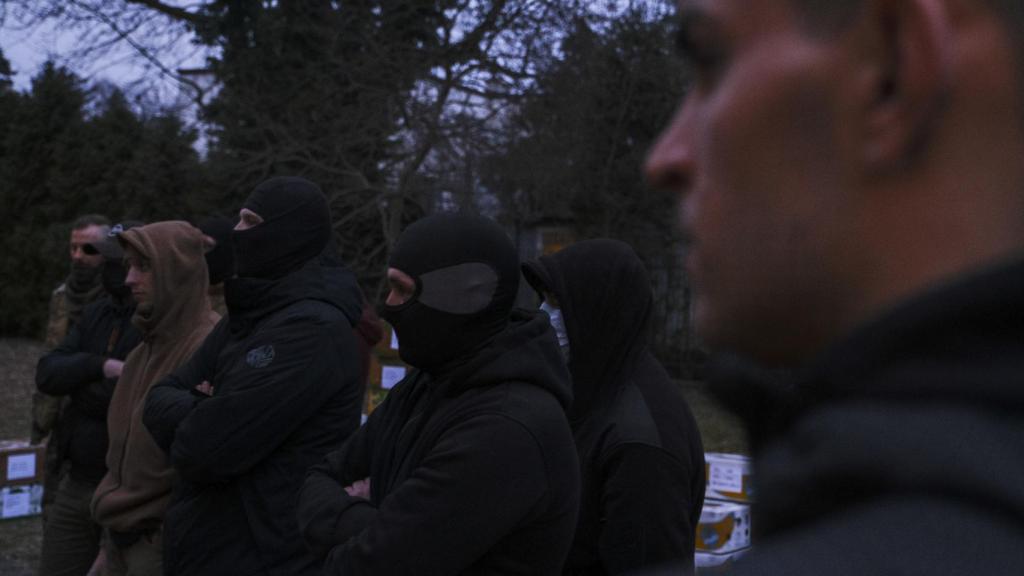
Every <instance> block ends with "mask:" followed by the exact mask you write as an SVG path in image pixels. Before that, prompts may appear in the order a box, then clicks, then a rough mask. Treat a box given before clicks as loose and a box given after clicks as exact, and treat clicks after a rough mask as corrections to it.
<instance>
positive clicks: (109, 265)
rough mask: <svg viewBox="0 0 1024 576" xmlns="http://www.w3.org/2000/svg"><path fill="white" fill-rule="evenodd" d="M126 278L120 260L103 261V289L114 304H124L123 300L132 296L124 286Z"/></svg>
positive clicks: (126, 274)
mask: <svg viewBox="0 0 1024 576" xmlns="http://www.w3.org/2000/svg"><path fill="white" fill-rule="evenodd" d="M127 276H128V271H127V270H126V269H125V267H124V263H123V261H122V260H115V259H110V258H104V259H103V274H102V277H103V289H104V290H106V291H107V294H110V296H111V298H113V299H114V301H116V302H124V301H125V299H127V298H129V297H130V296H131V295H132V291H131V289H130V288H128V287H127V286H125V284H124V281H125V278H127Z"/></svg>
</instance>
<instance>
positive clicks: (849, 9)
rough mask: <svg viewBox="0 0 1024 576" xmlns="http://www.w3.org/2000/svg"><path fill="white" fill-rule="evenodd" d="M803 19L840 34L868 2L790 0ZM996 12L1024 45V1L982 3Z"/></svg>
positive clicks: (815, 29) (817, 30)
mask: <svg viewBox="0 0 1024 576" xmlns="http://www.w3.org/2000/svg"><path fill="white" fill-rule="evenodd" d="M789 1H790V3H792V5H793V6H794V7H795V8H796V10H797V12H798V13H799V14H800V17H801V18H802V19H803V21H804V24H805V26H806V27H807V30H808V32H810V33H812V34H829V33H835V32H840V31H842V30H843V29H845V28H846V26H848V25H849V24H850V23H851V22H853V20H854V19H855V18H856V17H857V15H858V14H860V11H861V9H862V8H863V7H864V4H865V2H864V0H789ZM981 1H982V2H984V3H985V4H988V6H989V7H990V8H992V9H993V10H995V11H996V12H997V13H998V14H999V17H1000V20H1002V21H1003V23H1004V24H1005V25H1006V27H1007V29H1008V30H1009V32H1010V33H1011V34H1012V35H1013V36H1014V39H1015V41H1016V43H1017V46H1018V47H1020V46H1024V2H1021V0H981Z"/></svg>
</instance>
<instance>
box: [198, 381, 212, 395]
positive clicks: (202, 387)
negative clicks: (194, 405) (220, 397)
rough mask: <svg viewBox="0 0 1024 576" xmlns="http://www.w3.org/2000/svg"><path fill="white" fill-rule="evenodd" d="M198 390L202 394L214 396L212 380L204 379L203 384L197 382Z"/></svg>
mask: <svg viewBox="0 0 1024 576" xmlns="http://www.w3.org/2000/svg"><path fill="white" fill-rule="evenodd" d="M196 390H197V391H198V392H199V393H200V394H205V395H206V396H213V384H210V382H209V381H207V380H203V382H202V383H201V384H196Z"/></svg>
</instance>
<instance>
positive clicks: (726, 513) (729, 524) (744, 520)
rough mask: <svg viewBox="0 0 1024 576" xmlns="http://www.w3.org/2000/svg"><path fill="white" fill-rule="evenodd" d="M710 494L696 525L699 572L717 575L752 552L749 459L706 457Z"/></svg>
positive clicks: (707, 494) (717, 454)
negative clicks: (717, 572) (748, 551)
mask: <svg viewBox="0 0 1024 576" xmlns="http://www.w3.org/2000/svg"><path fill="white" fill-rule="evenodd" d="M704 461H705V472H706V474H707V490H706V492H705V493H704V498H705V500H704V510H703V511H702V512H701V515H700V523H699V524H698V525H697V537H696V540H697V542H696V545H697V554H696V558H695V563H696V565H697V570H698V571H699V572H703V573H705V574H706V573H708V572H714V570H715V569H721V568H722V567H725V566H728V565H729V564H731V563H732V562H734V561H735V560H736V559H737V558H738V557H740V556H742V555H743V554H744V553H745V552H746V551H747V550H748V549H749V548H750V503H751V502H752V501H753V494H754V489H753V484H752V474H751V467H750V459H749V458H747V457H746V456H740V455H738V454H722V453H718V452H708V453H706V454H705V455H704Z"/></svg>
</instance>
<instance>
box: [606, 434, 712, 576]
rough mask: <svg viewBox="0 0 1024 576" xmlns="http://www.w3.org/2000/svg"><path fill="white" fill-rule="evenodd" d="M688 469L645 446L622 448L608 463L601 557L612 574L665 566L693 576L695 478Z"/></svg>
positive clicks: (661, 451) (665, 453)
mask: <svg viewBox="0 0 1024 576" xmlns="http://www.w3.org/2000/svg"><path fill="white" fill-rule="evenodd" d="M685 468H686V467H685V466H683V465H682V464H681V463H680V462H679V461H678V460H677V459H675V458H673V457H672V456H671V455H670V454H669V453H667V452H665V451H664V450H662V449H660V448H657V447H655V446H650V445H647V444H625V445H622V446H620V447H618V448H616V449H615V450H614V452H613V453H612V454H610V455H609V457H608V458H607V459H606V462H605V463H604V465H603V466H602V468H601V469H602V475H603V477H604V482H603V486H602V491H601V517H602V518H604V519H605V523H604V525H603V528H602V530H601V534H600V536H599V541H598V554H599V555H600V559H601V563H602V565H603V566H604V569H605V571H606V572H607V573H608V574H624V573H631V572H633V571H635V570H636V569H637V568H641V567H653V566H659V565H666V564H671V565H675V566H687V567H688V569H689V572H687V573H690V572H692V570H693V552H694V548H693V547H694V534H693V528H692V526H693V522H692V521H693V520H695V519H694V518H691V516H692V514H691V510H693V507H692V502H691V501H690V500H691V494H692V493H693V490H691V486H690V483H691V481H690V478H692V476H693V474H691V473H690V472H688V471H687V470H686V469H685Z"/></svg>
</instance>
